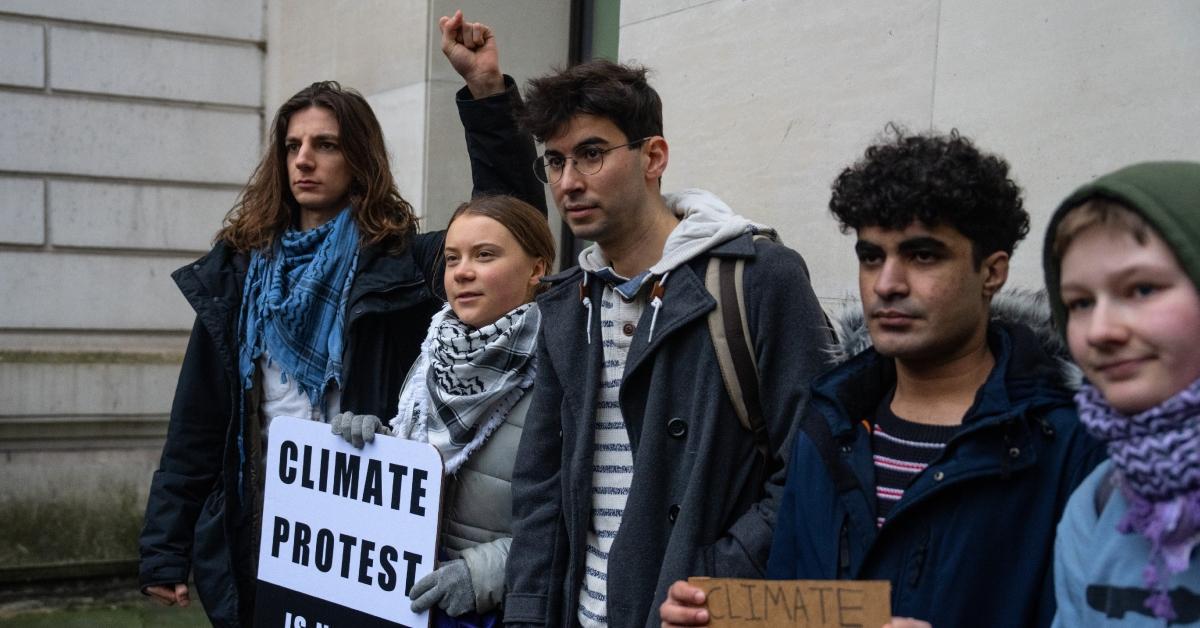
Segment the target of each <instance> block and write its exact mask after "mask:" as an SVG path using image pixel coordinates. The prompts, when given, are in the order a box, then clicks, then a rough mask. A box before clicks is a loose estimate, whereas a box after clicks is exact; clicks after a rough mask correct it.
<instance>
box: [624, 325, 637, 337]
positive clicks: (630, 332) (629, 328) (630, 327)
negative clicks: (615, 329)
mask: <svg viewBox="0 0 1200 628" xmlns="http://www.w3.org/2000/svg"><path fill="white" fill-rule="evenodd" d="M636 330H637V326H636V325H634V324H633V323H625V324H624V325H622V326H621V333H623V334H625V335H626V336H633V332H634V331H636Z"/></svg>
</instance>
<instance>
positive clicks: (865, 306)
mask: <svg viewBox="0 0 1200 628" xmlns="http://www.w3.org/2000/svg"><path fill="white" fill-rule="evenodd" d="M830 209H831V210H832V211H833V214H834V216H836V217H837V219H838V221H839V222H840V223H841V226H842V229H843V230H844V231H847V232H849V231H851V230H853V231H854V232H855V234H856V236H857V242H856V243H855V247H854V248H855V252H856V253H857V255H858V261H859V272H858V277H859V290H860V292H861V295H862V317H861V318H860V319H858V320H857V323H858V324H857V325H856V326H847V325H843V330H842V331H843V333H842V334H841V335H842V336H843V338H842V340H843V343H844V345H845V346H847V347H850V346H854V343H855V342H858V341H860V340H861V342H864V343H865V342H866V339H865V338H862V335H863V332H864V330H865V332H867V333H869V336H870V338H869V340H870V343H871V344H873V345H874V346H873V348H868V349H866V350H864V351H862V352H860V353H858V354H857V355H854V356H853V357H849V358H848V359H846V361H845V362H844V363H842V364H841V365H839V366H838V367H836V368H834V369H833V370H831V371H829V372H827V373H826V374H824V375H822V376H820V377H818V378H817V379H815V380H814V381H813V388H812V396H811V400H810V402H809V405H808V408H807V409H806V410H805V413H804V418H803V420H802V424H801V431H800V433H799V434H798V435H797V437H796V439H795V442H794V443H793V448H792V457H791V460H790V462H789V467H788V478H787V485H786V487H785V489H784V495H783V498H782V501H781V504H780V509H779V516H778V520H777V525H776V529H775V537H774V542H773V545H772V547H771V556H770V559H769V562H768V577H771V578H780V579H856V580H888V581H890V582H891V586H892V600H891V603H892V611H893V614H894V615H896V616H897V618H896V619H895V620H893V622H892V625H893V626H895V627H899V626H922V625H927V624H925V622H929V623H931V624H932V625H934V626H972V625H991V626H1046V625H1049V624H1050V621H1051V619H1052V618H1053V616H1054V590H1053V577H1052V575H1051V563H1052V560H1053V547H1054V528H1055V524H1056V522H1057V521H1058V519H1059V517H1060V515H1061V514H1062V512H1063V508H1064V506H1065V504H1066V499H1067V497H1068V496H1069V495H1070V493H1071V490H1072V489H1073V488H1074V487H1075V486H1076V485H1077V484H1078V483H1079V482H1080V481H1081V480H1082V479H1083V478H1084V477H1086V475H1087V473H1088V471H1089V470H1090V469H1091V468H1092V467H1094V466H1095V465H1096V463H1097V462H1098V461H1099V458H1100V456H1101V455H1102V452H1101V451H1100V450H1099V449H1098V447H1097V445H1096V443H1095V442H1093V441H1091V440H1090V439H1089V438H1088V437H1087V436H1086V435H1085V434H1084V432H1083V430H1082V429H1081V427H1080V426H1079V424H1078V420H1077V417H1076V415H1075V410H1074V407H1073V405H1072V402H1071V394H1070V392H1069V391H1068V389H1067V387H1066V385H1065V379H1064V377H1063V375H1062V373H1061V369H1060V363H1061V362H1060V360H1059V357H1061V355H1062V349H1061V347H1046V346H1044V339H1050V340H1053V337H1054V335H1053V333H1043V334H1039V333H1038V330H1035V329H1034V328H1031V327H1030V325H1029V322H1031V321H1036V323H1035V327H1036V326H1037V324H1039V323H1040V324H1041V325H1043V326H1044V325H1048V322H1049V320H1048V319H1049V316H1048V314H1049V313H1048V311H1047V310H1046V309H1045V301H1044V299H1038V298H1034V297H1035V295H1006V297H1007V298H1005V299H1002V300H1000V301H1003V303H1001V302H996V303H993V301H994V299H993V297H995V296H996V293H997V292H998V291H999V290H1000V288H1001V287H1002V286H1003V285H1004V283H1005V281H1006V280H1007V279H1008V265H1009V258H1010V257H1011V256H1012V252H1013V249H1014V247H1015V246H1016V244H1017V242H1018V241H1020V240H1021V238H1023V237H1024V236H1025V234H1026V233H1027V232H1028V230H1029V216H1028V214H1027V213H1026V212H1025V210H1024V209H1023V208H1022V202H1021V191H1020V189H1019V188H1018V187H1017V185H1016V184H1015V183H1014V182H1013V181H1012V180H1011V179H1010V178H1009V175H1008V164H1007V163H1006V162H1005V161H1004V160H1003V159H1001V158H999V157H997V156H994V155H988V154H985V153H981V152H980V151H979V150H978V149H977V148H976V147H975V146H974V145H973V144H972V143H971V141H970V140H968V139H967V138H964V137H962V136H960V135H958V134H957V133H951V134H949V135H908V134H905V133H904V132H902V131H899V130H895V129H893V131H892V137H890V138H889V139H888V141H886V142H883V143H881V144H878V145H875V146H872V147H870V148H868V149H867V151H866V154H865V155H864V157H863V159H861V160H860V161H859V162H857V163H855V164H854V165H852V166H850V167H849V168H847V169H846V170H845V171H843V172H842V174H841V175H840V176H839V177H838V178H837V181H836V182H835V183H834V186H833V198H832V200H831V201H830ZM1020 301H1025V302H1020ZM855 318H857V317H855ZM1021 321H1024V322H1021ZM1042 331H1048V330H1044V329H1043V330H1042ZM846 353H849V351H847V352H846ZM700 598H702V594H700V592H699V591H697V590H695V589H692V588H690V587H688V586H687V585H686V584H685V583H677V584H676V585H674V588H673V589H672V591H671V602H668V603H667V604H665V605H664V606H663V608H662V614H663V619H664V621H665V622H666V623H668V624H680V625H695V624H697V623H704V622H706V621H707V619H708V616H707V611H704V610H700V609H698V608H696V607H695V605H694V604H695V603H696V602H698V601H699V599H700ZM913 617H915V618H918V619H917V620H914V619H908V618H913ZM901 618H905V619H901Z"/></svg>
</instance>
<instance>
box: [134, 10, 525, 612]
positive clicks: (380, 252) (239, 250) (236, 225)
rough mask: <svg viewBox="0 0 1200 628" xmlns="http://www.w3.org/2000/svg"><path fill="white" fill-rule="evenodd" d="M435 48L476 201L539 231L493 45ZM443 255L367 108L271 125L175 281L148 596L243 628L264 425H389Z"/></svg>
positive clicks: (332, 93) (324, 97) (435, 302)
mask: <svg viewBox="0 0 1200 628" xmlns="http://www.w3.org/2000/svg"><path fill="white" fill-rule="evenodd" d="M464 32H466V33H467V36H466V37H465V38H464V37H463V34H464ZM443 34H444V37H443V40H444V45H445V44H446V42H449V43H450V44H453V46H449V48H451V49H452V50H453V52H454V53H455V54H456V55H457V58H452V61H453V62H454V65H455V68H456V69H457V70H458V71H459V73H460V74H461V75H462V76H464V77H468V83H467V87H466V88H464V89H463V90H461V91H460V92H459V95H458V99H457V100H458V103H457V104H458V108H459V114H460V117H461V118H462V120H463V124H464V126H465V127H466V132H467V147H468V151H469V152H470V154H471V163H472V175H473V179H474V183H475V191H476V192H477V193H482V192H491V193H512V194H515V195H517V196H519V197H521V198H523V199H525V200H527V201H528V202H529V203H531V204H533V205H534V207H536V208H538V209H540V210H541V212H542V214H543V215H544V214H545V200H544V193H543V190H542V186H541V184H540V183H539V182H538V181H537V180H536V179H535V178H534V176H533V173H532V172H531V171H530V169H529V167H528V164H529V163H530V162H532V161H533V158H534V148H533V142H532V140H531V138H529V137H528V135H526V134H522V133H520V132H519V131H518V130H517V129H516V128H515V125H514V124H513V123H512V122H511V120H512V115H511V107H512V106H513V103H515V102H517V101H518V100H519V97H518V96H516V90H515V88H514V87H513V85H512V80H511V79H509V78H508V77H505V76H503V75H502V74H501V73H500V69H499V66H498V63H497V61H496V55H495V43H494V39H493V38H491V37H490V31H487V30H486V27H483V26H482V25H478V24H467V23H464V22H463V21H462V18H461V15H456V16H455V18H454V19H444V20H443ZM478 35H485V36H478ZM447 54H448V55H450V54H451V50H447ZM505 121H507V124H505ZM444 240H445V232H434V233H418V232H417V220H416V217H415V215H414V213H413V210H412V207H411V206H410V205H409V204H408V203H407V202H406V201H405V200H404V199H403V198H402V197H401V196H400V194H399V192H398V191H397V189H396V184H395V181H394V180H393V178H392V175H391V170H390V167H389V164H388V157H387V149H386V146H385V143H384V138H383V132H382V129H381V128H380V126H379V122H378V120H377V119H376V118H375V115H374V113H373V112H372V111H371V108H370V106H369V105H368V104H367V102H366V100H365V99H364V98H363V97H362V96H361V95H359V94H358V93H357V92H355V91H353V90H349V89H343V88H342V87H341V86H339V85H338V84H337V83H334V82H321V83H314V84H312V85H311V86H309V87H307V88H305V89H304V90H301V91H300V92H299V93H297V94H296V95H295V96H293V97H292V98H291V99H289V100H288V101H287V102H286V103H284V104H283V106H281V107H280V108H279V111H278V112H277V114H276V115H275V119H274V121H273V123H272V126H271V133H270V136H269V138H268V146H267V149H266V152H265V154H264V156H263V158H262V161H261V162H260V163H259V164H258V166H257V168H256V169H255V171H254V173H253V175H252V176H251V178H250V181H249V182H248V183H247V185H246V188H245V189H244V190H243V191H242V194H241V196H240V198H239V199H238V202H237V204H236V205H235V207H234V208H233V210H232V211H230V213H229V215H228V216H227V218H226V221H225V225H224V227H223V228H222V229H221V230H220V232H218V234H217V236H216V243H215V244H214V246H213V249H212V251H211V252H209V253H208V254H207V255H205V256H204V257H202V258H200V259H199V260H197V261H196V262H195V263H193V264H189V265H188V266H185V267H183V268H181V269H179V270H178V271H176V272H175V273H174V274H173V278H174V279H175V281H176V283H177V284H178V285H179V288H180V290H181V291H182V292H183V294H184V296H185V297H186V298H187V299H188V301H189V303H190V304H191V305H192V306H193V308H194V309H195V310H196V323H195V325H194V327H193V329H192V336H191V339H190V340H189V343H188V349H187V352H186V353H185V356H184V362H183V366H182V369H181V371H180V376H179V384H178V387H177V389H176V392H175V401H174V403H173V406H172V410H171V421H170V426H169V428H168V434H167V441H166V444H165V445H164V447H163V455H162V459H161V462H160V465H159V469H158V470H157V471H156V472H155V474H154V479H153V483H152V485H151V488H150V497H149V500H148V503H147V506H146V517H145V526H144V528H143V531H142V535H141V539H140V552H141V565H140V574H139V575H140V582H141V586H142V590H143V591H144V592H145V593H147V594H149V595H151V596H153V597H154V598H155V599H157V600H159V601H161V602H163V603H164V604H168V605H170V604H178V605H180V606H186V605H187V604H188V603H189V602H190V598H191V592H190V591H189V587H188V585H187V582H188V579H189V574H190V575H191V576H193V577H194V580H195V588H196V590H197V591H196V592H197V593H199V595H200V598H201V600H202V601H203V602H204V608H205V611H206V612H207V613H208V616H209V619H210V620H211V621H212V623H213V625H215V626H243V625H244V626H249V625H252V623H253V621H252V615H253V610H254V592H255V575H256V572H257V565H256V564H255V561H256V559H257V547H258V534H259V529H260V523H261V522H260V520H259V519H260V516H261V499H262V496H261V490H262V488H261V487H262V470H261V467H262V464H263V452H264V448H263V445H264V439H265V438H267V436H268V430H269V426H270V421H271V419H272V417H277V416H301V417H310V418H312V419H314V420H323V421H329V420H330V419H331V418H332V417H334V416H335V415H336V414H338V413H339V412H342V411H349V412H353V413H357V414H375V415H381V416H387V415H390V414H391V412H392V411H393V410H394V408H395V405H394V404H395V400H396V399H397V397H398V395H399V392H400V389H401V386H402V384H403V381H404V376H405V374H406V373H407V372H408V370H409V368H410V367H411V365H412V364H413V362H414V361H415V359H416V358H417V355H418V349H419V345H420V342H421V339H422V338H423V335H424V334H423V332H424V330H425V329H426V327H427V326H428V324H429V321H430V319H431V317H432V316H433V315H434V314H435V313H437V312H438V310H439V308H440V307H441V304H442V298H441V296H442V287H441V282H440V281H439V279H440V278H441V276H442V268H443V260H442V249H443V241H444Z"/></svg>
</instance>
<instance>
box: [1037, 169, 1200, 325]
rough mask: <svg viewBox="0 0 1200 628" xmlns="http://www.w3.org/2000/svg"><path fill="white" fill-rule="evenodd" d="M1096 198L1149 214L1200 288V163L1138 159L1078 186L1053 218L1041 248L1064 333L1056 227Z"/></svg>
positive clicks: (1054, 309) (1049, 290) (1148, 218)
mask: <svg viewBox="0 0 1200 628" xmlns="http://www.w3.org/2000/svg"><path fill="white" fill-rule="evenodd" d="M1097 197H1099V198H1105V199H1109V200H1113V201H1116V202H1119V203H1120V204H1122V205H1124V206H1126V207H1128V208H1129V209H1131V210H1133V211H1134V212H1136V213H1137V214H1139V215H1140V216H1141V217H1142V218H1144V219H1145V220H1146V222H1147V223H1149V224H1150V226H1151V227H1153V228H1154V230H1155V231H1156V232H1157V233H1158V235H1159V237H1161V238H1162V239H1163V241H1164V242H1166V243H1167V246H1169V247H1170V248H1171V250H1172V251H1174V252H1175V257H1176V259H1177V260H1178V261H1179V265H1180V266H1181V267H1182V268H1183V271H1184V272H1185V273H1187V275H1188V277H1190V278H1191V279H1192V283H1193V284H1195V285H1196V289H1197V290H1200V163H1197V162H1190V161H1155V162H1146V163H1140V164H1134V165H1132V166H1128V167H1125V168H1122V169H1120V170H1117V171H1116V172H1113V173H1111V174H1106V175H1104V176H1102V177H1100V178H1099V179H1096V180H1095V181H1093V182H1091V183H1089V184H1087V185H1085V186H1083V187H1081V188H1079V189H1078V190H1075V192H1073V193H1072V194H1071V195H1070V196H1068V197H1067V199H1066V200H1065V201H1063V202H1062V204H1060V205H1059V206H1058V209H1057V210H1055V212H1054V215H1053V216H1052V217H1051V218H1050V226H1049V227H1048V228H1047V229H1046V240H1045V243H1044V244H1043V247H1042V268H1044V269H1045V274H1046V292H1047V293H1048V294H1049V295H1050V309H1051V311H1052V312H1053V314H1054V324H1055V326H1056V327H1057V328H1058V330H1059V332H1060V333H1064V334H1065V333H1066V307H1065V306H1064V305H1063V301H1062V291H1061V290H1060V289H1059V276H1060V275H1059V273H1060V262H1061V261H1062V260H1058V259H1054V251H1053V245H1054V232H1055V230H1056V229H1058V223H1059V221H1060V220H1062V217H1063V215H1064V214H1066V213H1067V210H1069V209H1073V208H1075V207H1078V206H1079V205H1081V204H1083V202H1084V201H1087V200H1090V199H1092V198H1097Z"/></svg>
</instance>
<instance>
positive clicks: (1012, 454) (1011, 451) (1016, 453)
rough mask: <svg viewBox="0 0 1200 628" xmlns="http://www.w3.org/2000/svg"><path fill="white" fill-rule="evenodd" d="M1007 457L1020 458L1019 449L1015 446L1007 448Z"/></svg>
mask: <svg viewBox="0 0 1200 628" xmlns="http://www.w3.org/2000/svg"><path fill="white" fill-rule="evenodd" d="M1008 457H1009V458H1020V457H1021V450H1020V449H1017V448H1016V447H1013V448H1012V449H1009V450H1008Z"/></svg>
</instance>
